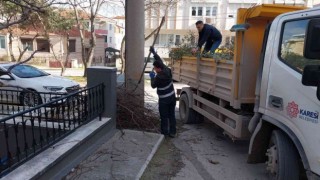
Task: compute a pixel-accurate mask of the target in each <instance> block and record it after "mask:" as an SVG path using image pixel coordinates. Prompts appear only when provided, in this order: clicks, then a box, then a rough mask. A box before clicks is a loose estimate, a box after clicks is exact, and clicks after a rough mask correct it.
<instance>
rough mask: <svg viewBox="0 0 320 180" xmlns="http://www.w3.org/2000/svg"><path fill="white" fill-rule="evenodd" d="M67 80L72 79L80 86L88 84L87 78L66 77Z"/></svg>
mask: <svg viewBox="0 0 320 180" xmlns="http://www.w3.org/2000/svg"><path fill="white" fill-rule="evenodd" d="M65 77H66V78H68V79H71V80H73V81H76V82H78V83H80V84H83V83H87V78H86V77H82V76H65Z"/></svg>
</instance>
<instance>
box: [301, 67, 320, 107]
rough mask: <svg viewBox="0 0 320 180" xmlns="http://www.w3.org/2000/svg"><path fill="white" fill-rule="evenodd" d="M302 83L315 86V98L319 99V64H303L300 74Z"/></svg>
mask: <svg viewBox="0 0 320 180" xmlns="http://www.w3.org/2000/svg"><path fill="white" fill-rule="evenodd" d="M302 84H303V85H305V86H315V87H317V98H318V100H319V101H320V65H307V66H305V68H304V70H303V74H302Z"/></svg>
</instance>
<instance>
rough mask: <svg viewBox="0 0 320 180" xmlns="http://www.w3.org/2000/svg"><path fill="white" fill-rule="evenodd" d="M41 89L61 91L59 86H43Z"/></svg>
mask: <svg viewBox="0 0 320 180" xmlns="http://www.w3.org/2000/svg"><path fill="white" fill-rule="evenodd" d="M43 88H44V89H46V90H48V91H60V90H62V89H63V87H61V86H43Z"/></svg>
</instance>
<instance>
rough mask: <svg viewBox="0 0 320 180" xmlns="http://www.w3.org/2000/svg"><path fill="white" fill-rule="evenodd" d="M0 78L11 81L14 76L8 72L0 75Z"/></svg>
mask: <svg viewBox="0 0 320 180" xmlns="http://www.w3.org/2000/svg"><path fill="white" fill-rule="evenodd" d="M0 79H1V80H6V81H10V80H13V78H12V77H11V76H9V75H7V74H4V75H2V76H0Z"/></svg>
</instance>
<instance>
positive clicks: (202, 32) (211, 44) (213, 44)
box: [192, 21, 222, 55]
mask: <svg viewBox="0 0 320 180" xmlns="http://www.w3.org/2000/svg"><path fill="white" fill-rule="evenodd" d="M196 27H197V29H198V32H199V40H198V47H197V48H194V49H193V50H192V51H193V53H196V52H197V51H199V50H201V47H202V46H203V44H204V43H206V45H205V47H204V51H203V54H206V53H207V52H210V54H211V55H213V54H214V52H215V50H216V49H217V48H218V47H219V46H220V44H221V41H222V35H221V33H220V31H219V30H218V29H217V28H215V27H213V26H211V25H209V24H203V22H202V21H197V22H196Z"/></svg>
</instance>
